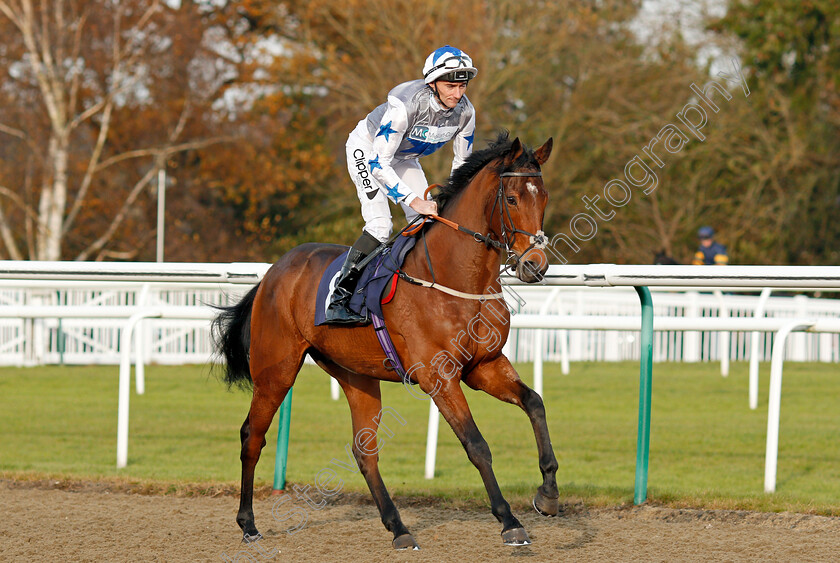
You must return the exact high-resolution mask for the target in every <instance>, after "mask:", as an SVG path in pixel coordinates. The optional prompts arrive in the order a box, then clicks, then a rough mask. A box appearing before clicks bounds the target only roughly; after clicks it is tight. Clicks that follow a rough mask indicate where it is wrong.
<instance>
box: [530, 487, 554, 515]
mask: <svg viewBox="0 0 840 563" xmlns="http://www.w3.org/2000/svg"><path fill="white" fill-rule="evenodd" d="M532 504H533V505H534V510H536V511H537V512H539V513H540V514H542V515H543V516H557V513H558V512H560V500H559V498H558V497H554V498H551V497H547V496H545V495H544V494H542V493H541V492H540V491H539V490H538V491H537V494H536V495H534V501H533V503H532Z"/></svg>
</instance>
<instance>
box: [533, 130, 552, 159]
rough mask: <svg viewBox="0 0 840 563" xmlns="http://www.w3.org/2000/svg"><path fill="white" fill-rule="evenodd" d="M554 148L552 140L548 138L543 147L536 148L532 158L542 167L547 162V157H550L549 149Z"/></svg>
mask: <svg viewBox="0 0 840 563" xmlns="http://www.w3.org/2000/svg"><path fill="white" fill-rule="evenodd" d="M553 146H554V138H553V137H549V138H548V140H547V141H546V142H545V144H544V145H543V146H541V147H540V148H538V149H537V150H535V151H534V158H536V159H537V163H538V164H539V165H540V166H542V165H543V164H545V161H546V160H548V157H549V156H551V147H553Z"/></svg>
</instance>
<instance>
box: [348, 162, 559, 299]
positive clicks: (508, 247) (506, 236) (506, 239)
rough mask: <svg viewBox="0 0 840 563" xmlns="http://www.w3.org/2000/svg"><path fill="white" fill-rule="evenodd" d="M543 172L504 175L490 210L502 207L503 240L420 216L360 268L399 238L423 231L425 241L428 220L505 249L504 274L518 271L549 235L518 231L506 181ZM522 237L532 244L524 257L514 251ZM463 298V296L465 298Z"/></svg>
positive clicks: (367, 259)
mask: <svg viewBox="0 0 840 563" xmlns="http://www.w3.org/2000/svg"><path fill="white" fill-rule="evenodd" d="M541 177H542V172H538V171H535V172H502V173H501V174H499V189H498V190H497V191H496V198H495V201H494V202H493V209H492V210H491V211H490V215H491V217H492V215H493V214H494V213H495V211H496V208H497V207H498V208H499V224H500V229H501V231H502V232H501V240H496V239H494V238H493V237H492V236H490V233H487V234H486V235H485V234H482V233H479V232H478V231H473V230H472V229H469V228H467V227H464V226H463V225H459V224H458V223H456V222H455V221H450V220H449V219H446V218H444V217H441V216H440V215H418V216H417V217H415V218H414V219H413V220H412V221H411V222H410V223H409V224H408V225H406V226H405V228H403V229H402V230H401V231H400V232H398V233H396V234H395V235H393V236H392V237H391V239H390V240H388V241H387V242H386V243H384V244H382V245H380V247H379V249H377V250H376V251H374V252H372V253H371V254H369V255H368V256H367V257H366V258H365V259H364V260H362V262H361V263H360V264H359V266H358V267H359V268H363V267H364V266H365V265H366V264H367V263H368V262H370V261H371V260H373V259H374V257H375V256H376V255H377V254H379V253H380V252H381V251H382V249H384V248H386V247H388V246H390V244H391V243H393V241H394V240H395V239H396V238H397V237H399V236H412V235H415V234H417V233H418V232H421V234H422V236H423V238H424V241H425V231H424V230H423V227H425V226H426V220H427V219H428V220H433V221H437V222H439V223H442V224H444V225H446V226H447V227H450V228H451V229H454V230H456V231H460V232H462V233H466V234H468V235H470V236H471V237H472V239H473V240H474V241H475V242H478V243H482V244H485V245H487V247H493V248H496V249H498V250H504V251H505V253H506V254H507V258H506V260H505V265H504V271H505V272H508V271H515V269H516V268H517V267H518V266H519V264H520V262H521V261H522V257H523V256H526V255H527V254H528V253H529V252H531V251H532V250H534V249H535V248H536V249H538V250H543V249H544V248H545V247H546V245H547V244H548V237H546V235H545V233H544V232H543V231H542V230H539V231H537V232H536V233H531V232H528V231H523V230H522V229H518V228H516V225H514V223H513V217H512V216H511V213H510V206H509V205H508V203H507V198H506V197H505V180H504V179H505V178H541ZM437 186H438V185H437V184H434V185H432V186H429V189H428V190H426V195H428V192H429V191H430V190H431V189H432V188H434V187H437ZM505 220H507V222H508V223H510V229H508V228H507V224H506V223H505ZM517 234H521V235H525V236H527V237H528V240H529V242H530V243H531V245H530V246H529V247H528V248H526V249H525V251H524V252H523V253H522V254H517V253H516V252H515V251H514V250H513V244H514V242H515V239H516V235H517ZM424 247H425V249H426V262H427V263H428V264H429V270H430V272H431V274H432V284H433V285H434V284H435V282H434V277H435V274H434V268H433V267H432V261H431V256H429V249H428V246H427V245H425V244H424ZM511 258H513V262H512V263H511ZM400 276H401V277H402V278H403V279H406V280H407V281H409V282H412V283H416V282H417V280H414V279H413V278H410V277H409V276H407V275H406V274H405V272H400ZM462 296H463V295H462Z"/></svg>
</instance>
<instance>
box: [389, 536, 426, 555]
mask: <svg viewBox="0 0 840 563" xmlns="http://www.w3.org/2000/svg"><path fill="white" fill-rule="evenodd" d="M391 543H393V544H394V549H398V550H400V551H403V550H406V549H412V550H414V551H419V550H420V546H419V545H417V542H416V541H414V537H413V536H412V535H411V534H403V535H401V536H397V537H395V538H394V541H393V542H391Z"/></svg>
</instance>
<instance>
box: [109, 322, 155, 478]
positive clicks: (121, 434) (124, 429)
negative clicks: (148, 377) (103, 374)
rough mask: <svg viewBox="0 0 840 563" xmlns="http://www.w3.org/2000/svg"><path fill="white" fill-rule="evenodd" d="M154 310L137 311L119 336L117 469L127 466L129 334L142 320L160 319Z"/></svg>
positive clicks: (129, 378)
mask: <svg viewBox="0 0 840 563" xmlns="http://www.w3.org/2000/svg"><path fill="white" fill-rule="evenodd" d="M160 316H161V312H160V311H159V310H156V309H148V310H146V311H139V312H137V313H134V314H133V315H131V316H130V317H129V318H128V320H127V321H126V323H125V325H124V326H123V329H122V333H121V334H120V384H119V399H118V401H117V468H118V469H119V468H122V467H125V466H126V465H127V464H128V402H129V395H130V392H129V389H130V387H131V356H130V353H131V332H132V331H133V330H134V327H135V326H136V325H137V323H138V322H140V320H142V319H148V318H151V317H160Z"/></svg>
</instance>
